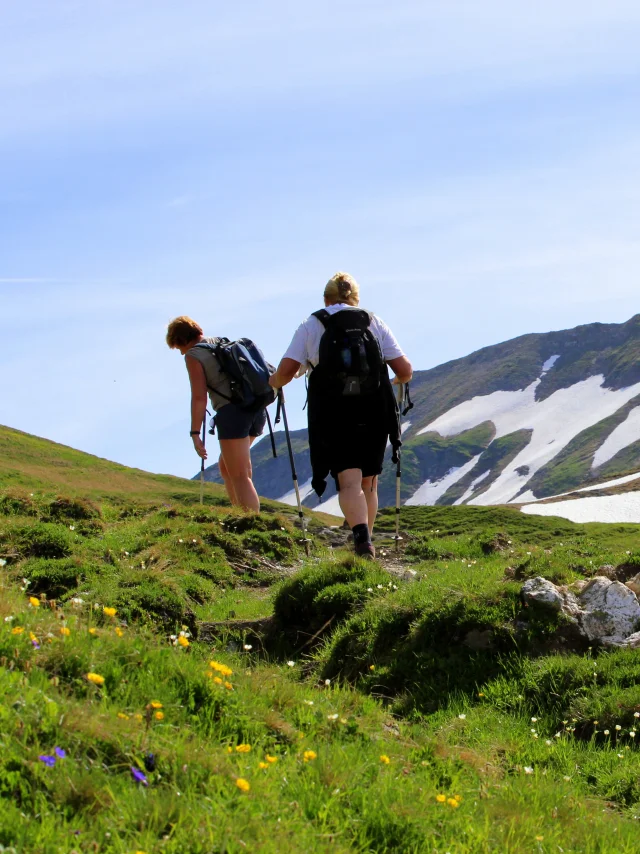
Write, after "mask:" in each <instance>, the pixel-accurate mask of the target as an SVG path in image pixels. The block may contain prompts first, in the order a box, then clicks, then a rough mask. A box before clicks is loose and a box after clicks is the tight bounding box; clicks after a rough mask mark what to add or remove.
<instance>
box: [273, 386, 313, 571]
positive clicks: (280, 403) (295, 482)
mask: <svg viewBox="0 0 640 854" xmlns="http://www.w3.org/2000/svg"><path fill="white" fill-rule="evenodd" d="M278 407H279V409H280V411H281V412H282V421H283V423H284V435H285V438H286V440H287V448H288V450H289V462H290V463H291V476H292V478H293V488H294V489H295V492H296V501H297V503H298V518H299V519H300V526H301V527H302V533H303V534H304V539H303V541H302V542H303V543H304V549H305V552H306V553H307V557H308V556H309V543H310V540H309V538H308V537H307V519H306V516H305V515H304V513H303V512H302V501H301V499H300V487H299V486H298V475H297V473H296V463H295V460H294V458H293V447H292V446H291V435H290V433H289V422H288V421H287V410H286V409H285V406H284V394H283V393H282V389H279V391H278Z"/></svg>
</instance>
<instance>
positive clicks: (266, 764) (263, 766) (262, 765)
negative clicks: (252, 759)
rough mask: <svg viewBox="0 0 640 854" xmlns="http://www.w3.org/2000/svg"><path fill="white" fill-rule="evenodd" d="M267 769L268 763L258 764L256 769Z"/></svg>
mask: <svg viewBox="0 0 640 854" xmlns="http://www.w3.org/2000/svg"><path fill="white" fill-rule="evenodd" d="M268 767H269V763H268V762H258V768H268Z"/></svg>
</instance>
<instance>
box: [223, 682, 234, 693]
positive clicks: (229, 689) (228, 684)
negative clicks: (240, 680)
mask: <svg viewBox="0 0 640 854" xmlns="http://www.w3.org/2000/svg"><path fill="white" fill-rule="evenodd" d="M224 687H225V688H226V689H227V691H233V685H232V684H231V682H225V683H224Z"/></svg>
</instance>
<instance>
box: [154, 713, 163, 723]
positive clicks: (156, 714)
mask: <svg viewBox="0 0 640 854" xmlns="http://www.w3.org/2000/svg"><path fill="white" fill-rule="evenodd" d="M154 718H155V719H156V720H157V721H163V720H164V712H156V713H155V715H154Z"/></svg>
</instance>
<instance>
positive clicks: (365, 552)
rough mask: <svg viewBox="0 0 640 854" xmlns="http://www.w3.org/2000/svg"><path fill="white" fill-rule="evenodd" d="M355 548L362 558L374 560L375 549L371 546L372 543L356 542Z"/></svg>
mask: <svg viewBox="0 0 640 854" xmlns="http://www.w3.org/2000/svg"><path fill="white" fill-rule="evenodd" d="M355 550H356V554H357V556H358V557H361V558H364V560H375V558H376V550H375V548H374V547H373V543H356V544H355Z"/></svg>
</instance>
